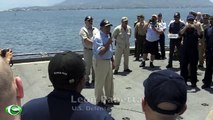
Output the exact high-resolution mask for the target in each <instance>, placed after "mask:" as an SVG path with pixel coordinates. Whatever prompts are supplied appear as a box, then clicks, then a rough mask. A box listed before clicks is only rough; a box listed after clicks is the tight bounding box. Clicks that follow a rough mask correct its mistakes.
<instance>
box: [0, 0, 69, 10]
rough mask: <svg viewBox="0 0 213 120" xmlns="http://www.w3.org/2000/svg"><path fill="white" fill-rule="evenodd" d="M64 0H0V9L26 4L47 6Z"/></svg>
mask: <svg viewBox="0 0 213 120" xmlns="http://www.w3.org/2000/svg"><path fill="white" fill-rule="evenodd" d="M62 1H65V0H0V10H7V9H11V8H15V7H28V6H49V5H54V4H56V3H60V2H62Z"/></svg>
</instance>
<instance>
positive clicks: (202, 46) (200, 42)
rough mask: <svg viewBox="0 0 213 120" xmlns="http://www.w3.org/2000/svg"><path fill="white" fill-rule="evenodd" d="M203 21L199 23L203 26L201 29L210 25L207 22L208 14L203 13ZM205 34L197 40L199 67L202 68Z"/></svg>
mask: <svg viewBox="0 0 213 120" xmlns="http://www.w3.org/2000/svg"><path fill="white" fill-rule="evenodd" d="M202 21H203V23H202V24H201V27H202V28H203V30H205V29H206V28H208V27H209V26H210V23H209V15H207V14H203V20H202ZM204 36H205V35H203V37H202V38H201V39H199V41H198V52H199V65H198V67H199V68H203V64H204V59H205V58H204V56H205V55H204V54H205V37H204Z"/></svg>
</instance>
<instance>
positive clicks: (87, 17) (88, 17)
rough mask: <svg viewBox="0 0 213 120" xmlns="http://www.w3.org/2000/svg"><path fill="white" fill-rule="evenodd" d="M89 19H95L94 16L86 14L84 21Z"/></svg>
mask: <svg viewBox="0 0 213 120" xmlns="http://www.w3.org/2000/svg"><path fill="white" fill-rule="evenodd" d="M87 20H93V18H92V16H86V17H85V19H84V21H87Z"/></svg>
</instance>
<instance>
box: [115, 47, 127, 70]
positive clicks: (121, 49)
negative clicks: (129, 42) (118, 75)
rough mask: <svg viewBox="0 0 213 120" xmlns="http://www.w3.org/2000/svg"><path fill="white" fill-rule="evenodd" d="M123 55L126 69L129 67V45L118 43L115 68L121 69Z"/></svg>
mask: <svg viewBox="0 0 213 120" xmlns="http://www.w3.org/2000/svg"><path fill="white" fill-rule="evenodd" d="M122 55H124V70H126V69H129V46H126V47H123V46H121V45H119V44H117V45H116V49H115V70H118V69H119V66H120V63H121V57H122Z"/></svg>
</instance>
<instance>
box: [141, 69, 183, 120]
mask: <svg viewBox="0 0 213 120" xmlns="http://www.w3.org/2000/svg"><path fill="white" fill-rule="evenodd" d="M143 85H144V89H145V90H144V98H143V100H142V109H143V111H144V113H145V117H146V120H176V119H177V117H178V116H179V115H181V114H183V113H184V111H185V110H186V101H187V88H186V84H185V81H184V79H183V77H181V76H180V75H178V74H177V73H175V72H173V71H171V70H160V71H155V72H152V73H151V74H150V75H149V77H148V78H147V79H146V80H145V81H144V83H143Z"/></svg>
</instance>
